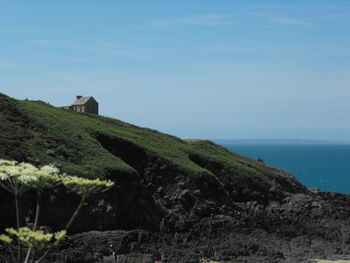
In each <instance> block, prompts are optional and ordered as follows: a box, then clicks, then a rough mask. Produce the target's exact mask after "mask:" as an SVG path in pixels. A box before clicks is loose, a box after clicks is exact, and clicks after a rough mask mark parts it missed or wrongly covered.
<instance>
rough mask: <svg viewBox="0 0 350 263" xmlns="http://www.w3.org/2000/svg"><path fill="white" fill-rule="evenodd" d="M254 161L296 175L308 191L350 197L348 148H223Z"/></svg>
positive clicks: (336, 146)
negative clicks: (342, 194)
mask: <svg viewBox="0 0 350 263" xmlns="http://www.w3.org/2000/svg"><path fill="white" fill-rule="evenodd" d="M222 146H224V147H225V148H227V149H229V150H230V151H233V152H236V153H238V154H241V155H244V156H247V157H250V158H252V159H258V158H261V159H263V161H264V162H265V163H266V164H267V165H270V166H273V167H276V168H280V169H283V170H285V171H287V172H289V173H291V174H293V175H294V176H295V177H296V178H297V179H298V180H299V181H300V182H301V183H303V184H304V185H306V186H307V187H308V188H319V189H320V190H322V191H329V192H340V193H344V194H350V145H348V144H340V145H338V144H309V145H308V144H299V145H293V144H256V145H254V144H222Z"/></svg>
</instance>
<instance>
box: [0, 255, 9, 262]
mask: <svg viewBox="0 0 350 263" xmlns="http://www.w3.org/2000/svg"><path fill="white" fill-rule="evenodd" d="M0 260H1V262H4V263H8V261H7V260H6V259H5V258H4V257H3V256H1V255H0Z"/></svg>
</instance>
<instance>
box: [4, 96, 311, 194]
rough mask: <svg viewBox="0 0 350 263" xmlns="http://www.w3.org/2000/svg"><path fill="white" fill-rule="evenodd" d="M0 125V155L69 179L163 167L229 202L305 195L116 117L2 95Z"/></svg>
mask: <svg viewBox="0 0 350 263" xmlns="http://www.w3.org/2000/svg"><path fill="white" fill-rule="evenodd" d="M0 121H1V122H2V125H1V130H0V145H1V146H0V157H2V158H16V159H19V160H27V161H28V160H29V161H31V162H34V163H36V164H44V163H56V164H57V165H58V166H59V167H61V168H62V170H64V171H65V172H67V173H70V174H76V175H81V176H86V177H102V178H103V177H106V176H111V175H116V174H118V175H119V176H121V175H123V176H126V177H127V176H135V175H139V176H142V177H144V178H147V176H148V174H151V173H153V174H154V171H155V168H154V167H153V168H152V165H150V163H156V164H158V166H159V167H158V166H157V169H158V174H157V176H158V177H161V176H162V174H169V172H164V173H163V172H162V169H163V170H166V171H169V170H171V171H173V173H172V175H170V176H172V177H174V178H176V177H177V176H179V175H181V176H182V177H181V178H182V179H183V178H185V179H186V178H187V179H188V178H190V179H189V180H188V181H189V182H190V184H192V187H194V188H195V186H193V184H194V183H195V182H198V181H200V180H209V181H212V182H214V181H215V182H216V183H217V184H218V185H219V186H220V187H223V189H222V191H226V192H227V194H228V195H231V196H232V197H234V196H237V195H242V194H245V193H246V194H248V195H251V196H254V194H256V193H253V192H264V191H267V190H268V189H271V188H274V189H278V190H282V191H289V192H301V191H305V188H304V186H303V185H301V184H300V183H298V182H297V180H296V179H295V178H294V177H293V176H291V175H289V174H287V173H286V172H283V171H281V170H279V169H275V168H271V167H268V166H266V165H264V164H261V163H259V162H257V161H255V160H251V159H249V158H246V157H243V156H240V155H238V154H235V153H232V152H230V151H228V150H226V149H225V148H223V147H220V146H218V145H215V144H214V143H212V142H210V141H203V140H181V139H179V138H176V137H174V136H170V135H167V134H163V133H160V132H158V131H155V130H151V129H146V128H140V127H137V126H134V125H131V124H128V123H125V122H122V121H119V120H116V119H111V118H106V117H102V116H96V115H89V114H82V113H77V112H73V111H68V110H63V109H57V108H55V107H53V106H50V105H48V104H46V103H43V102H40V101H27V100H25V101H19V100H14V99H10V98H8V97H6V96H5V95H0ZM159 164H161V165H159ZM164 176H165V175H164ZM193 178H196V180H194V181H193V180H192V179H193ZM203 178H206V179H203ZM159 180H160V181H161V178H160V179H159V178H158V181H159ZM189 187H191V185H190V186H189Z"/></svg>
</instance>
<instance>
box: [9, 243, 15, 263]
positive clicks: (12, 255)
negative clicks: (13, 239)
mask: <svg viewBox="0 0 350 263" xmlns="http://www.w3.org/2000/svg"><path fill="white" fill-rule="evenodd" d="M7 247H8V249H9V251H10V255H11V259H12V262H13V263H16V257H15V254H14V253H13V250H12V247H11V244H8V245H7Z"/></svg>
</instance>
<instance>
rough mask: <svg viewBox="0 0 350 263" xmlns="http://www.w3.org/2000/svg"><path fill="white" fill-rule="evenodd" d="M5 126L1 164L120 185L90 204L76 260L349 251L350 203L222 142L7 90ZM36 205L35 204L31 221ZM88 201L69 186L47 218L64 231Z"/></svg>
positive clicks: (7, 199)
mask: <svg viewBox="0 0 350 263" xmlns="http://www.w3.org/2000/svg"><path fill="white" fill-rule="evenodd" d="M0 122H1V124H2V125H1V126H0V158H4V159H15V160H17V161H26V162H30V163H33V164H35V165H43V164H47V163H55V164H56V165H57V166H58V167H59V168H60V169H61V170H62V171H63V172H67V173H69V174H72V175H79V176H85V177H88V178H94V177H97V178H102V179H105V178H108V179H111V180H114V181H115V182H116V185H117V186H116V187H115V188H114V189H112V190H110V191H108V192H105V193H103V194H101V195H99V196H96V197H94V198H92V199H90V200H89V205H88V206H86V207H85V208H84V209H83V211H82V213H81V216H80V217H79V219H78V221H77V222H76V224H75V225H74V226H73V229H72V232H73V233H77V235H75V236H72V237H71V238H70V239H69V240H68V241H67V243H66V245H65V246H62V247H61V248H60V251H61V252H57V253H58V255H62V257H63V256H64V257H66V259H65V260H66V262H100V261H101V259H103V258H105V261H107V260H109V261H112V260H113V259H112V257H113V256H117V255H119V256H120V257H119V259H118V260H119V261H120V262H122V261H121V260H124V261H125V260H128V261H127V262H133V261H135V262H136V261H137V260H139V257H144V258H148V259H147V260H162V261H163V262H165V258H167V259H168V261H169V262H198V261H199V259H200V258H203V259H205V258H210V259H213V260H214V259H215V260H220V261H223V262H225V261H227V262H231V261H232V262H233V261H234V262H288V260H289V262H293V261H292V260H293V259H305V258H306V257H314V256H318V257H322V256H327V255H332V254H342V253H348V249H349V248H348V243H350V241H349V240H350V237H349V230H348V223H349V222H348V218H349V213H350V212H349V211H350V210H349V209H350V206H349V205H348V201H349V197H348V196H346V195H340V194H334V193H333V194H332V193H322V192H320V193H313V192H311V191H309V190H308V189H307V188H306V187H305V186H303V185H302V184H301V183H299V182H298V181H297V180H296V179H295V178H294V177H293V176H292V175H290V174H288V173H286V172H284V171H282V170H279V169H276V168H273V167H269V166H267V165H265V164H262V163H259V162H257V161H255V160H251V159H249V158H246V157H243V156H240V155H238V154H235V153H232V152H229V151H228V150H226V149H224V148H222V147H220V146H218V145H215V144H214V143H212V142H209V141H198V140H189V141H184V140H181V139H179V138H176V137H173V136H170V135H166V134H162V133H159V132H157V131H154V130H150V129H144V128H139V127H136V126H133V125H130V124H127V123H124V122H121V121H118V120H113V119H109V118H104V117H101V116H96V115H88V114H79V113H76V112H70V111H65V110H60V109H57V108H54V107H52V106H50V105H47V104H44V103H42V102H31V101H16V100H13V99H11V98H8V97H6V96H5V95H1V94H0ZM0 198H1V200H2V202H1V203H0V215H1V217H0V230H1V229H3V228H5V227H8V226H11V225H13V222H15V220H14V214H13V213H11V212H9V211H12V210H11V207H12V199H11V198H12V197H11V196H10V195H9V194H8V193H6V192H4V191H2V190H0ZM34 199H35V196H34V195H33V193H30V192H28V193H26V195H25V196H24V197H23V206H24V207H27V208H28V209H27V211H25V213H26V214H27V215H28V220H29V222H31V221H32V220H33V214H34V212H33V211H34V206H33V204H34ZM77 204H78V200H77V197H75V196H73V195H71V194H69V193H66V192H65V189H63V188H57V189H55V190H53V191H48V192H45V194H44V201H43V209H42V211H43V213H42V217H41V218H40V220H41V222H43V223H44V224H45V225H48V226H50V227H52V228H53V229H54V230H58V229H60V228H61V227H62V226H63V224H64V222H66V221H67V219H68V218H69V217H70V215H71V213H72V212H73V211H74V209H75V207H76V205H77ZM88 231H90V232H88ZM96 231H100V232H96ZM82 232H87V233H84V234H78V233H82ZM113 253H114V254H113ZM146 255H148V256H146ZM52 257H53V258H54V257H55V255H52ZM145 260H146V259H145ZM139 262H140V261H139ZM295 262H301V261H295Z"/></svg>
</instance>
